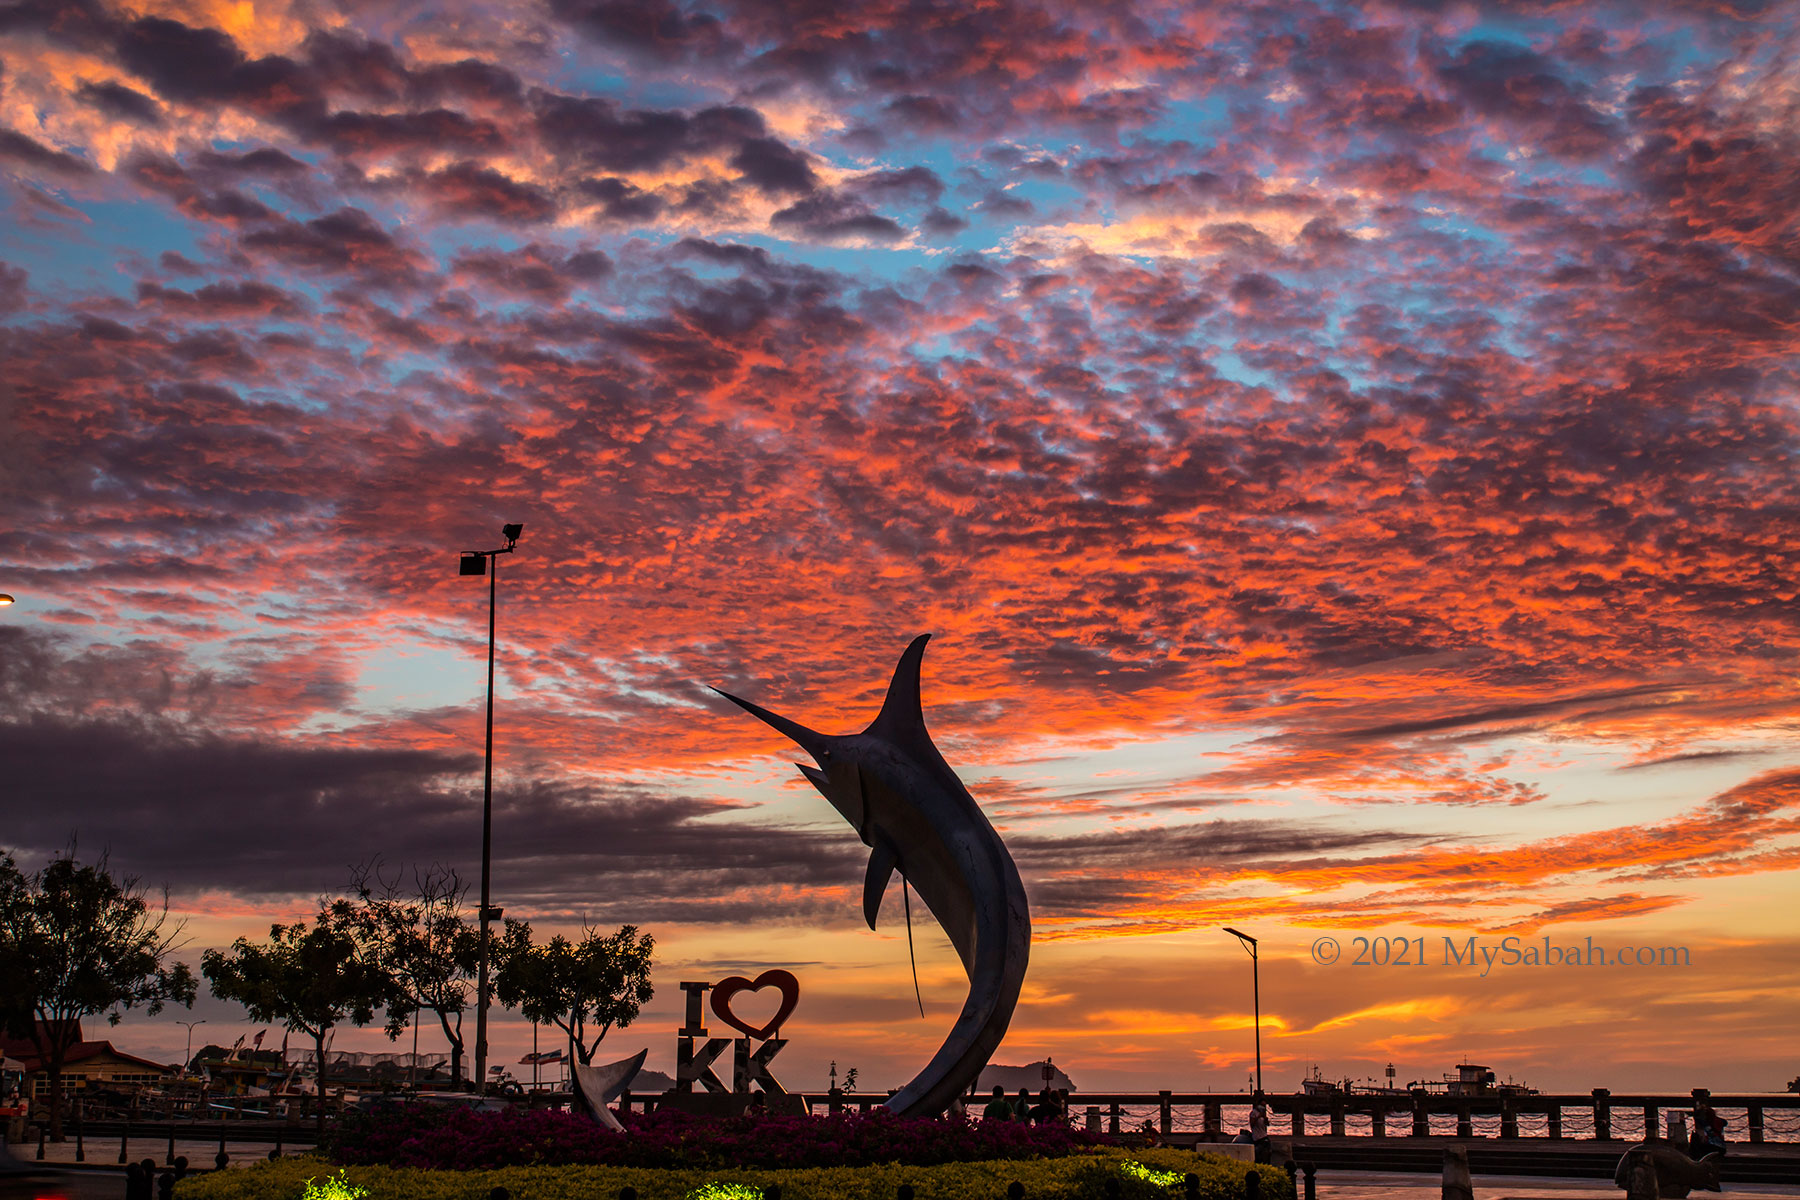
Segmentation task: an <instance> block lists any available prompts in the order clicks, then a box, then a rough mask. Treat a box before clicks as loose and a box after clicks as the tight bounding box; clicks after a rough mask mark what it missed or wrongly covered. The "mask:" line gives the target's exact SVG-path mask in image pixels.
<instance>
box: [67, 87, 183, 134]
mask: <svg viewBox="0 0 1800 1200" xmlns="http://www.w3.org/2000/svg"><path fill="white" fill-rule="evenodd" d="M76 95H77V96H79V97H80V98H81V99H83V100H85V101H87V102H88V103H89V104H92V105H93V106H94V107H95V108H97V109H99V110H100V111H101V112H104V113H106V114H107V115H108V116H114V117H118V118H120V119H121V120H125V121H134V122H136V123H138V124H140V125H147V126H150V127H152V128H156V127H160V126H161V125H162V124H163V119H164V114H163V108H162V105H160V104H158V103H157V102H156V101H154V100H152V99H151V98H150V97H148V96H146V95H144V94H143V93H142V92H140V91H137V90H135V89H133V88H128V87H126V86H125V85H124V84H122V83H114V82H112V81H111V80H108V81H106V82H104V83H90V82H87V81H85V80H84V81H83V82H82V84H81V87H80V88H79V89H78V90H77V92H76Z"/></svg>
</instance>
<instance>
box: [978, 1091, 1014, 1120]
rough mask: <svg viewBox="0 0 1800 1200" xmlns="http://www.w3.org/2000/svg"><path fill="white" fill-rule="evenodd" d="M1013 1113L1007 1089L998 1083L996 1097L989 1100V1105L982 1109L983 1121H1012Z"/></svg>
mask: <svg viewBox="0 0 1800 1200" xmlns="http://www.w3.org/2000/svg"><path fill="white" fill-rule="evenodd" d="M1012 1115H1013V1110H1012V1104H1011V1102H1010V1101H1008V1100H1007V1098H1006V1089H1005V1088H1003V1087H1001V1086H1000V1085H999V1084H997V1083H996V1084H995V1085H994V1098H993V1099H992V1100H989V1101H988V1102H987V1107H986V1108H984V1109H982V1110H981V1119H982V1120H983V1121H1010V1120H1012Z"/></svg>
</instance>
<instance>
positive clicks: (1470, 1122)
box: [1456, 1100, 1475, 1138]
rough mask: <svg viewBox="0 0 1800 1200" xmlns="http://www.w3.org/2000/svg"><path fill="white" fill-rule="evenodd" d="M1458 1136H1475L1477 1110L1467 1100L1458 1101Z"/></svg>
mask: <svg viewBox="0 0 1800 1200" xmlns="http://www.w3.org/2000/svg"><path fill="white" fill-rule="evenodd" d="M1456 1136H1457V1137H1460V1138H1466V1137H1474V1136H1475V1112H1474V1110H1473V1109H1472V1108H1470V1106H1469V1102H1468V1101H1467V1100H1458V1101H1457V1102H1456Z"/></svg>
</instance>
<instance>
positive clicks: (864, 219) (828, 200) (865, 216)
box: [769, 192, 906, 242]
mask: <svg viewBox="0 0 1800 1200" xmlns="http://www.w3.org/2000/svg"><path fill="white" fill-rule="evenodd" d="M769 220H770V223H771V224H773V225H775V226H776V227H777V228H779V229H787V230H791V231H793V232H795V233H798V234H800V235H801V236H803V237H807V238H813V239H817V240H819V241H826V242H831V241H844V240H853V239H860V238H867V239H869V240H871V241H877V242H888V241H898V240H899V239H900V238H902V237H904V236H905V235H906V231H905V230H904V229H902V228H900V225H899V223H898V222H896V221H894V220H893V219H891V218H889V217H884V216H882V215H881V214H879V213H877V212H875V211H873V210H872V209H870V208H869V206H868V205H867V204H865V203H863V202H862V201H860V200H857V199H854V198H852V197H850V196H847V195H844V194H843V193H840V192H821V193H819V194H817V195H813V196H808V197H807V198H806V199H804V200H801V201H799V202H798V203H796V204H791V205H789V206H788V207H786V208H784V209H781V210H780V211H778V212H777V213H776V214H775V215H774V216H773V217H771V218H769Z"/></svg>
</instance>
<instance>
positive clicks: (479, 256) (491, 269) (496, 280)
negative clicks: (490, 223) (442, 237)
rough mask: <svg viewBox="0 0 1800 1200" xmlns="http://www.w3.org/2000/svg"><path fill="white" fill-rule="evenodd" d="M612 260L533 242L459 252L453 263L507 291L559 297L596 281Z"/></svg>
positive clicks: (607, 271)
mask: <svg viewBox="0 0 1800 1200" xmlns="http://www.w3.org/2000/svg"><path fill="white" fill-rule="evenodd" d="M612 269H613V267H612V261H611V259H609V258H608V257H607V256H606V255H605V254H604V253H602V252H600V251H598V250H586V251H578V252H576V253H574V254H570V255H568V256H566V257H565V256H563V255H562V254H560V253H558V252H557V251H556V250H554V249H552V248H549V247H544V246H540V245H538V244H536V243H532V244H531V245H528V246H523V247H521V248H519V249H518V250H513V251H499V250H485V251H477V252H474V253H470V254H463V255H459V256H458V257H457V259H456V261H455V262H454V264H453V265H452V270H453V271H455V272H456V273H458V274H462V275H467V276H469V277H472V278H474V279H478V280H480V281H481V282H482V283H484V284H486V285H487V286H489V287H493V288H496V289H498V290H500V291H502V292H505V293H506V294H508V295H513V296H531V297H536V298H539V299H545V300H554V301H561V300H564V299H567V298H568V296H569V294H570V292H571V291H572V290H573V289H574V288H575V287H577V286H579V285H582V284H592V283H596V282H598V281H599V280H601V279H604V278H606V276H608V275H610V274H611V273H612Z"/></svg>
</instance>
